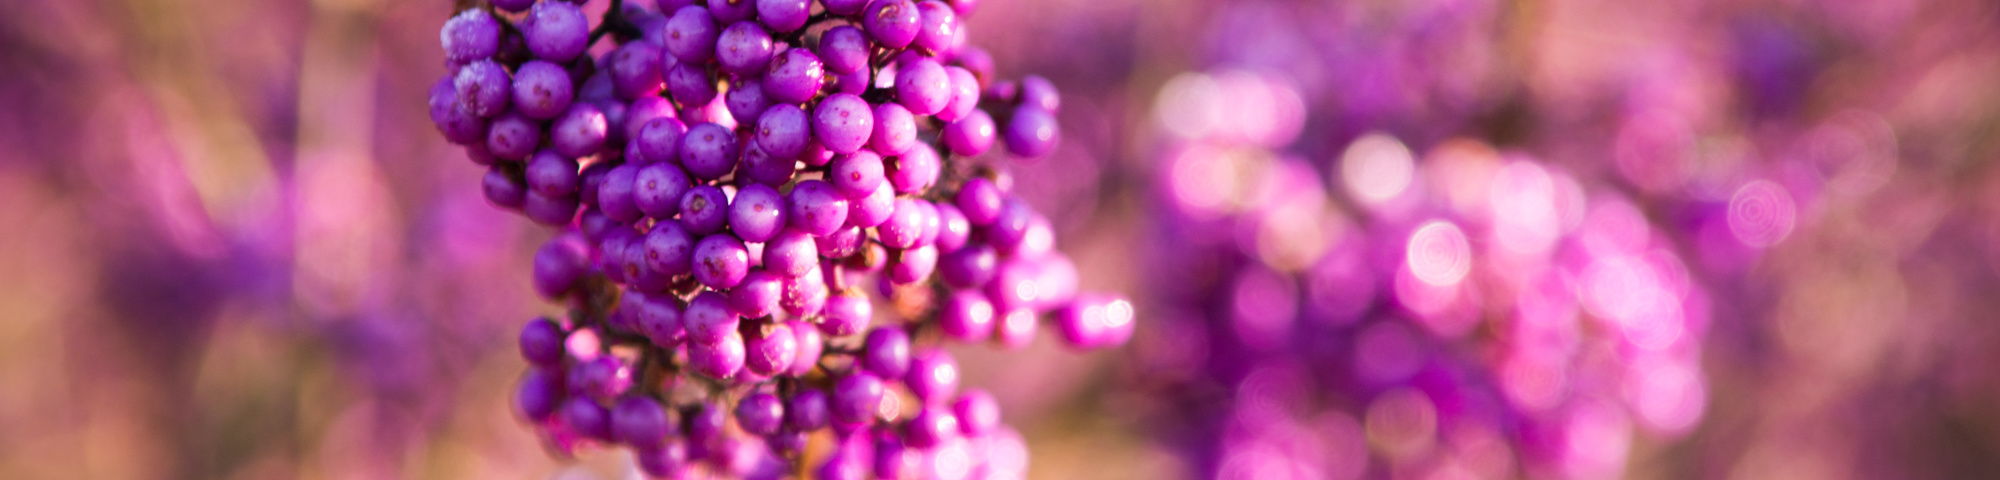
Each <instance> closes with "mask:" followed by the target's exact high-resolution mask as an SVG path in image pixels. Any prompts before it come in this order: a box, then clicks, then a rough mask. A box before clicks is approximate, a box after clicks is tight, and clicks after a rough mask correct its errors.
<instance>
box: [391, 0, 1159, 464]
mask: <svg viewBox="0 0 2000 480" xmlns="http://www.w3.org/2000/svg"><path fill="white" fill-rule="evenodd" d="M584 3H587V1H585V2H569V1H563V0H541V1H539V2H537V1H535V0H492V2H491V4H490V5H480V6H478V7H477V8H468V9H466V10H464V11H462V12H460V13H459V14H458V15H457V16H455V17H453V18H452V19H451V20H449V21H448V22H446V23H445V25H444V28H443V31H442V32H441V34H440V37H441V39H442V42H443V45H444V49H445V52H446V54H447V57H448V60H449V65H448V66H449V70H450V73H448V74H447V75H445V77H444V78H442V79H440V80H439V81H438V82H437V84H436V85H435V86H434V87H433V88H432V90H431V95H430V108H431V117H432V120H433V121H434V122H435V123H436V125H437V127H438V129H439V131H440V132H442V133H443V135H444V137H445V138H446V139H448V140H450V141H451V142H453V143H456V144H459V145H463V146H464V147H465V150H466V152H467V154H468V156H470V157H471V158H472V160H473V161H474V162H475V163H478V164H480V165H485V166H488V167H489V170H488V172H487V174H486V177H485V180H484V188H485V194H486V197H487V199H488V200H490V201H491V202H492V203H494V204H495V205H498V206H501V207H504V208H508V209H517V210H519V211H520V212H522V213H523V214H524V215H526V216H527V217H528V218H530V219H533V220H534V221H536V222H539V223H542V224H546V225H549V226H552V227H558V228H560V229H562V232H561V233H559V234H557V235H556V236H555V237H554V238H553V239H551V240H550V241H549V242H548V243H547V244H546V245H544V246H543V247H542V248H541V249H540V250H539V251H538V252H537V253H536V255H535V259H534V286H535V289H536V291H538V292H539V293H540V294H542V295H543V296H546V297H548V298H550V299H553V300H558V301H562V302H566V303H567V305H569V307H570V309H571V312H570V315H569V318H568V319H567V321H556V320H550V319H537V320H534V321H531V322H529V323H528V325H527V326H526V328H524V329H523V330H522V332H521V336H520V347H521V353H522V355H523V356H524V357H526V358H527V360H528V361H529V363H531V364H532V365H531V367H530V368H529V369H528V372H527V373H526V374H525V376H524V377H523V378H522V380H521V382H520V385H519V389H518V391H517V392H516V397H515V404H516V406H517V407H518V410H519V413H520V414H521V415H523V416H524V417H525V418H526V419H528V420H530V421H532V422H533V423H534V424H535V425H536V427H537V428H538V429H539V430H540V431H541V433H542V434H543V435H544V437H545V438H546V439H548V440H549V442H550V443H551V445H552V446H553V447H555V449H556V451H557V452H559V453H563V454H568V453H570V452H573V451H574V449H575V448H576V447H578V446H580V445H586V444H592V443H599V444H610V443H616V444H622V445H626V446H629V447H630V448H632V449H633V451H634V453H635V455H636V457H637V463H638V464H639V465H640V467H641V468H642V469H643V470H644V471H645V472H646V473H648V474H649V475H653V476H658V477H668V478H677V477H681V476H683V475H686V474H689V473H694V472H708V473H718V474H724V475H735V476H754V477H769V476H784V475H788V474H792V473H802V472H804V471H805V470H806V469H807V468H808V467H807V465H808V464H809V460H808V459H809V458H811V457H816V456H817V457H823V458H825V460H824V461H823V462H810V464H811V465H815V466H814V467H811V468H816V469H817V472H818V473H817V475H816V476H819V477H823V478H860V477H866V476H870V475H873V476H878V477H883V478H909V477H912V476H914V478H967V477H980V478H1009V477H1019V476H1021V475H1023V474H1024V473H1025V465H1026V450H1025V445H1023V443H1022V440H1021V438H1020V436H1019V434H1017V433H1015V432H1014V431H1013V430H1011V429H1010V428H1008V427H1006V426H1005V425H1002V424H1001V423H1000V421H999V416H1000V413H999V406H998V405H997V404H996V403H995V401H994V399H993V397H992V396H990V395H988V394H986V393H984V392H981V391H979V390H977V389H969V388H968V389H965V390H963V391H961V390H960V389H959V374H958V367H957V364H956V362H955V361H954V360H953V358H952V357H951V356H950V355H949V354H948V353H946V352H945V351H944V350H943V349H941V348H940V346H941V345H942V344H943V343H944V342H946V341H956V342H968V343H970V342H991V343H994V344H997V345H999V346H1001V347H1003V348H1010V349H1012V348H1020V347H1022V346H1025V345H1026V344H1027V343H1028V342H1030V341H1031V340H1032V339H1033V338H1034V336H1035V334H1036V330H1037V329H1038V324H1039V322H1040V321H1041V320H1042V319H1044V318H1047V319H1048V320H1049V321H1050V322H1052V324H1053V326H1054V327H1056V328H1057V329H1058V331H1059V335H1058V337H1059V338H1061V339H1062V340H1063V341H1064V343H1066V344H1067V345H1070V346H1072V347H1075V348H1078V349H1094V348H1101V347H1110V346H1116V345H1119V344H1122V343H1123V342H1124V341H1125V340H1126V339H1127V338H1129V337H1130V336H1131V332H1132V327H1133V322H1132V320H1133V309H1132V305H1131V303H1130V302H1128V301H1125V300H1123V299H1121V298H1118V297H1115V296H1109V295H1101V294H1091V293H1079V292H1078V291H1077V270H1076V266H1075V264H1074V263H1072V262H1071V261H1070V260H1068V259H1067V258H1066V257H1064V256H1063V255H1062V254H1061V253H1059V252H1056V251H1055V248H1054V247H1055V236H1054V231H1053V229H1052V227H1051V224H1050V222H1049V220H1048V219H1047V218H1046V217H1044V216H1043V215H1041V214H1039V213H1037V212H1035V211H1034V209H1033V208H1031V207H1030V206H1029V205H1028V204H1027V203H1026V202H1025V201H1023V200H1022V199H1021V198H1018V197H1016V196H1015V195H1013V194H1012V193H1011V179H1010V177H1009V176H1007V175H1006V174H1005V172H1004V169H1002V168H1001V166H999V165H995V164H991V163H982V162H977V161H975V160H973V159H974V157H979V156H981V155H982V154H983V153H985V152H987V150H989V148H990V147H991V146H993V144H994V142H995V140H1000V141H1001V143H1003V144H1004V145H1005V148H1006V149H1007V150H1008V151H1009V152H1011V153H1013V154H1015V155H1018V156H1022V157H1037V156H1041V155H1044V154H1046V153H1048V152H1049V151H1051V150H1052V149H1053V147H1054V145H1055V143H1056V141H1057V127H1056V122H1055V113H1056V112H1057V110H1058V108H1059V106H1060V99H1059V97H1058V95H1057V93H1056V91H1055V88H1054V86H1053V85H1051V84H1050V83H1049V82H1048V81H1046V80H1043V79H1040V78H1039V77H1033V76H1030V77H1027V78H1026V79H1024V80H1022V81H1020V82H1004V81H994V80H992V78H993V76H994V74H993V65H992V63H993V62H992V59H991V57H990V56H988V55H987V54H986V53H985V52H983V51H982V50H980V49H978V48H976V47H971V46H966V45H965V41H966V32H965V28H964V25H963V24H962V22H961V18H962V17H963V16H964V15H967V14H969V13H970V12H971V11H972V10H973V9H974V7H975V5H976V4H977V2H975V1H971V0H955V1H951V2H942V1H922V2H914V1H911V0H874V1H872V2H871V1H868V0H823V1H820V2H813V1H810V0H726V1H725V0H709V1H689V0H659V1H658V3H657V7H658V10H654V9H652V8H651V7H649V6H645V5H636V4H628V3H622V2H619V1H617V0H614V1H612V3H611V5H610V7H609V9H608V11H607V13H606V14H605V15H604V16H603V18H602V19H601V20H600V21H599V22H598V25H597V26H596V27H595V28H593V27H592V26H591V19H590V18H589V16H588V15H587V14H586V13H585V11H584V8H583V7H584V6H583V5H580V4H584ZM605 35H609V36H611V37H612V38H613V39H614V40H615V42H614V43H616V44H617V46H616V47H615V48H610V49H608V50H605V51H603V52H601V54H600V55H595V56H593V55H592V53H593V52H592V46H593V45H595V44H597V43H598V42H597V40H598V39H599V38H601V37H602V36H605ZM1000 126H1004V128H1000ZM877 300H882V302H877ZM878 303H879V304H881V305H884V306H886V307H887V308H877V305H878ZM877 317H881V319H880V320H878V318H877ZM818 432H830V434H829V435H828V436H827V437H824V438H828V439H831V441H822V442H817V444H819V445H821V446H822V447H823V448H818V449H815V448H812V446H813V445H815V442H813V441H812V439H813V438H815V434H816V433H818ZM828 446H830V448H824V447H828ZM815 451H818V452H819V453H817V454H816V453H814V452H815Z"/></svg>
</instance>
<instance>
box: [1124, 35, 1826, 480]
mask: <svg viewBox="0 0 2000 480" xmlns="http://www.w3.org/2000/svg"><path fill="white" fill-rule="evenodd" d="M1392 11H1393V12H1394V13H1383V16H1384V17H1385V18H1381V19H1376V20H1382V21H1385V22H1388V23H1387V24H1386V25H1372V26H1370V27H1368V28H1363V26H1362V24H1365V23H1366V19H1367V18H1372V17H1368V16H1367V15H1363V14H1358V13H1356V12H1351V11H1340V10H1320V9H1315V8H1311V7H1306V6H1303V5H1288V4H1285V3H1284V2H1243V3H1229V4H1225V5H1218V6H1214V8H1213V12H1211V13H1212V18H1213V21H1212V23H1211V26H1212V27H1213V29H1212V30H1211V31H1207V32H1205V35H1206V37H1204V38H1205V39H1207V41H1209V42H1210V43H1209V45H1208V46H1209V47H1210V48H1211V49H1212V51H1211V52H1208V53H1209V54H1210V55H1209V57H1208V58H1205V59H1204V60H1203V61H1202V63H1205V64H1213V65H1216V66H1215V67H1212V68H1209V69H1206V70H1202V71H1195V72H1187V73H1182V74H1180V75H1178V76H1175V77H1173V78H1172V79H1170V80H1168V81H1167V82H1165V84H1164V85H1163V86H1162V87H1161V89H1160V92H1159V94H1158V97H1157V101H1156V102H1155V104H1154V105H1153V109H1152V116H1151V120H1152V121H1153V123H1154V125H1155V126H1156V127H1157V128H1156V130H1155V131H1156V132H1157V135H1155V138H1157V139H1158V141H1157V142H1156V145H1155V147H1154V150H1155V152H1156V153H1154V154H1153V157H1154V158H1155V172H1154V173H1155V177H1154V178H1155V182H1154V185H1155V187H1156V199H1157V201H1158V202H1159V204H1160V205H1162V206H1163V208H1161V209H1158V212H1159V214H1158V215H1157V216H1156V219H1157V221H1158V223H1157V225H1156V226H1155V228H1156V229H1157V230H1156V231H1154V232H1152V233H1151V234H1150V235H1148V238H1150V239H1152V242H1151V248H1150V250H1149V251H1148V252H1147V255H1148V256H1149V258H1152V259H1153V260H1152V261H1149V262H1146V263H1145V264H1146V265H1148V266H1150V267H1151V268H1153V269H1154V270H1155V271H1154V272H1153V273H1152V274H1150V275H1148V276H1147V278H1148V279H1149V280H1150V281H1151V284H1150V286H1149V291H1150V292H1151V295H1152V298H1150V299H1149V302H1150V303H1149V305H1151V306H1152V307H1154V308H1158V309H1159V311H1157V312H1155V313H1156V315H1154V316H1155V317H1157V318H1158V319H1159V321H1156V322H1153V323H1150V324H1149V329H1148V333H1146V334H1143V335H1141V338H1140V339H1139V342H1138V347H1139V348H1138V351H1137V353H1138V355H1139V356H1140V359H1141V361H1140V362H1139V367H1138V370H1139V371H1141V372H1142V373H1140V374H1138V375H1135V376H1134V377H1133V378H1134V379H1135V380H1136V381H1137V382H1138V384H1139V385H1140V386H1141V388H1145V389H1150V390H1155V391H1159V392H1161V393H1163V394H1162V395H1155V396H1154V398H1160V399H1163V400H1158V401H1157V402H1156V403H1159V404H1161V405H1159V407H1161V408H1159V409H1158V410H1154V411H1155V412H1160V413H1166V414H1171V415H1174V416H1175V418H1176V419H1177V420H1180V421H1181V423H1177V424H1173V425H1167V426H1158V427H1155V430H1157V431H1158V432H1160V434H1161V438H1162V439H1163V441H1165V442H1167V443H1169V444H1174V445H1176V446H1177V447H1179V448H1180V449H1182V451H1183V453H1185V454H1186V458H1187V459H1188V461H1189V462H1190V463H1191V466H1192V467H1193V468H1194V471H1196V472H1200V474H1202V475H1205V476H1210V477H1215V478H1360V477H1363V476H1366V477H1369V478H1377V477H1394V478H1434V477H1437V476H1440V475H1442V476H1443V477H1444V478H1509V477H1514V476H1520V475H1526V476H1530V477H1536V478H1607V477H1616V476H1618V475H1620V474H1621V473H1622V472H1623V471H1624V469H1625V466H1626V464H1627V456H1628V455H1629V454H1630V452H1631V451H1632V450H1633V446H1634V445H1636V444H1640V443H1642V442H1645V441H1647V440H1649V439H1658V440H1669V439H1674V438H1679V437H1681V436H1683V435H1685V434H1687V433H1688V432H1690V431H1691V430H1693V429H1694V427H1695V426H1696V425H1697V423H1698V422H1699V421H1700V420H1701V418H1702V417H1703V415H1704V414H1705V413H1706V411H1707V408H1708V403H1707V402H1708V390H1707V389H1708V379H1707V377H1706V376H1705V375H1704V373H1703V371H1702V369H1701V367H1700V360H1701V354H1702V344H1703V338H1704V337H1705V336H1706V334H1707V331H1708V329H1709V326H1710V316H1711V314H1712V312H1713V311H1714V307H1713V304H1714V298H1713V297H1712V290H1711V289H1712V287H1710V286H1709V285H1707V283H1708V282H1709V281H1711V280H1712V277H1708V276H1704V275H1701V274H1699V273H1700V272H1721V273H1725V274H1727V273H1735V272H1740V271H1741V270H1740V269H1741V265H1744V264H1746V263H1747V259H1750V258H1754V257H1755V256H1756V255H1757V254H1758V252H1759V250H1760V249H1762V248H1764V247H1768V246H1770V245H1773V244H1775V243H1777V242H1779V241H1781V240H1783V239H1784V238H1785V237H1786V236H1787V235H1788V234H1789V233H1790V232H1791V229H1792V228H1793V225H1792V223H1791V222H1793V221H1794V215H1795V213H1796V211H1795V209H1796V207H1795V204H1794V203H1793V200H1792V198H1791V197H1790V194H1789V191H1788V190H1787V189H1786V188H1784V187H1782V186H1780V185H1778V184H1776V183H1773V182H1770V181H1763V180H1755V179H1754V177H1749V176H1748V175H1742V174H1741V173H1740V172H1739V173H1737V174H1735V175H1733V176H1725V175H1720V174H1718V172H1717V171H1708V172H1701V171H1697V170H1696V169H1695V167H1694V166H1692V165H1689V164H1687V163H1686V161H1685V160H1684V158H1685V155H1687V154H1688V152H1687V151H1685V150H1672V149H1673V148H1683V147H1685V146H1686V145H1688V144H1689V142H1687V141H1685V140H1686V136H1687V134H1686V133H1685V131H1684V129H1685V126H1684V125H1679V124H1675V123H1672V121H1684V120H1681V119H1675V118H1669V119H1668V120H1670V121H1652V122H1647V121H1646V120H1649V119H1652V120H1657V119H1658V118H1659V117H1660V115H1659V114H1660V113H1662V110H1668V109H1665V108H1636V107H1660V106H1661V105H1660V104H1659V103H1657V102H1656V101H1657V100H1659V98H1653V97H1645V96H1644V94H1649V93H1650V94H1654V95H1655V96H1656V97H1660V96H1665V93H1668V92H1662V91H1660V90H1659V89H1653V90H1647V89H1644V88H1637V87H1635V90H1637V91H1638V92H1639V93H1640V94H1639V95H1635V96H1634V98H1633V99H1632V101H1633V102H1634V103H1635V108H1632V110H1634V111H1636V112H1637V113H1630V114H1628V116H1626V117H1624V118H1627V120H1624V122H1625V123H1626V126H1625V127H1623V128H1621V130H1623V131H1622V132H1620V133H1619V136H1618V138H1617V139H1616V141H1614V142H1611V143H1612V145H1613V146H1615V147H1616V148H1615V149H1614V151H1613V152H1609V153H1610V154H1608V155H1605V156H1606V157H1611V159H1612V160H1611V161H1608V162H1605V163H1607V164H1609V168H1597V167H1595V166H1591V167H1586V168H1587V170H1585V171H1582V172H1577V171H1574V170H1572V169H1570V168H1568V167H1566V166H1562V165H1561V164H1559V163H1557V162H1549V161H1544V160H1542V159H1540V158H1538V152H1536V151H1535V150H1533V148H1532V147H1533V146H1536V145H1539V144H1535V143H1525V144H1524V146H1527V147H1530V148H1520V147H1517V146H1511V145H1510V146H1509V147H1496V146H1495V145H1494V144H1492V143H1489V142H1488V141H1487V140H1482V139H1479V138H1481V137H1485V136H1492V135H1498V136H1503V137H1507V136H1516V135H1522V134H1521V133H1518V132H1510V131H1507V130H1504V128H1519V126H1518V125H1508V124H1505V123H1497V124H1498V125H1499V126H1498V127H1493V128H1487V126H1484V125H1481V124H1480V122H1484V121H1485V120H1484V119H1482V118H1480V116H1481V115H1494V114H1492V113H1490V112H1492V111H1494V110H1496V109H1497V110H1500V111H1502V112H1503V113H1505V112H1506V110H1504V108H1505V107H1506V105H1504V104H1503V102H1502V100H1501V99H1502V98H1504V96H1503V95H1499V94H1496V93H1494V92H1496V91H1504V89H1503V88H1499V87H1495V86H1494V82H1498V81H1501V80H1500V78H1501V77H1498V76H1495V75H1494V72H1493V70H1492V69H1493V67H1495V66H1496V64H1495V60H1494V58H1493V56H1494V55H1497V53H1496V52H1494V51H1492V49H1491V47H1492V45H1489V44H1487V43H1485V42H1484V40H1488V39H1485V38H1482V37H1483V36H1485V35H1490V34H1491V32H1488V31H1486V30H1485V29H1487V28H1491V23H1490V22H1489V21H1487V20H1482V19H1485V18H1488V17H1490V16H1491V15H1492V14H1493V11H1491V10H1490V6H1486V5H1484V4H1482V3H1480V2H1458V3H1453V2H1447V3H1446V4H1440V5H1436V6H1435V8H1427V7H1412V8H1408V9H1392ZM1340 12H1344V13H1347V14H1353V15H1354V16H1346V15H1342V14H1340ZM1377 13H1382V12H1377ZM1294 16H1296V17H1299V18H1294ZM1315 25H1340V26H1341V28H1332V29H1324V30H1317V29H1313V28H1310V27H1308V26H1315ZM1384 29H1386V31H1384ZM1312 45H1327V47H1326V48H1327V49H1326V50H1325V51H1313V50H1311V49H1310V46H1312ZM1445 65H1450V67H1448V68H1447V67H1445ZM1444 71H1450V72H1452V73H1451V74H1448V75H1446V74H1441V73H1442V72H1444ZM1329 85H1338V86H1339V87H1340V88H1327V87H1328V86H1329ZM1641 87H1643V85H1642V86H1641ZM1647 102H1653V103H1647ZM1668 106H1671V105H1668ZM1667 113H1672V112H1667ZM1677 125H1679V128H1681V129H1682V130H1675V129H1674V128H1673V127H1676V126H1677ZM1648 127H1655V128H1648ZM1482 128H1484V129H1485V130H1482ZM1385 130H1386V131H1394V132H1397V134H1390V133H1385ZM1676 133H1678V134H1679V135H1680V136H1674V135H1675V134H1676ZM1399 135H1400V136H1402V137H1403V138H1398V137H1399ZM1405 139H1410V140H1412V141H1411V142H1410V143H1406V142H1405ZM1510 140H1514V141H1516V142H1519V139H1518V138H1510ZM1575 140H1577V141H1575V142H1572V143H1566V144H1562V146H1563V147H1564V148H1577V145H1579V144H1583V145H1588V144H1594V143H1593V142H1591V141H1587V140H1595V139H1575ZM1336 142H1337V143H1336ZM1412 145H1414V146H1415V147H1416V148H1412ZM1558 153H1559V154H1561V155H1565V156H1566V155H1571V154H1573V152H1571V151H1568V150H1564V151H1559V152H1558ZM1745 177H1749V178H1745ZM1691 185H1693V186H1696V187H1700V188H1693V187H1691ZM1689 191H1696V192H1697V193H1699V194H1698V195H1688V194H1687V193H1686V192H1689ZM1661 205H1667V206H1670V207H1671V209H1670V210H1669V211H1671V212H1675V213H1673V214H1671V215H1661V214H1660V213H1659V212H1658V211H1657V210H1649V209H1658V208H1661V207H1660V206H1661ZM1683 213H1684V214H1683ZM1658 216H1665V217H1668V218H1670V219H1671V220H1672V221H1665V222H1662V221H1657V220H1656V218H1658ZM1690 245H1693V246H1694V248H1695V250H1694V251H1693V252H1692V253H1693V255H1691V256H1690V252H1689V246H1690ZM1156 425H1157V424H1156Z"/></svg>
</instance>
